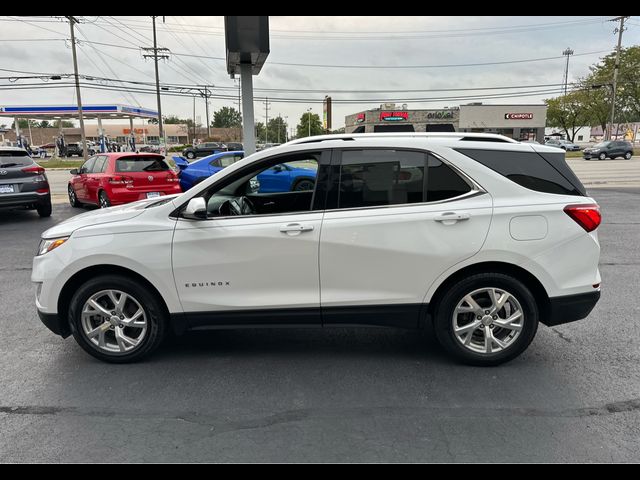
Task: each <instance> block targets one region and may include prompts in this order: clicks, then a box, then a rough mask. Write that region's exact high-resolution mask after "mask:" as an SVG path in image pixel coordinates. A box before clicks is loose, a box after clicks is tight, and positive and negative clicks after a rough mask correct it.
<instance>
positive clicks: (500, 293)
mask: <svg viewBox="0 0 640 480" xmlns="http://www.w3.org/2000/svg"><path fill="white" fill-rule="evenodd" d="M538 315H539V314H538V307H537V305H536V301H535V298H534V297H533V295H532V293H531V292H530V290H529V289H528V288H527V287H526V286H525V285H524V284H523V283H522V282H520V281H519V280H517V279H516V278H514V277H511V276H509V275H505V274H502V273H481V274H476V275H472V276H470V277H468V278H466V279H464V280H462V281H460V282H458V283H456V284H455V285H454V286H453V287H452V288H451V289H450V290H449V291H448V292H447V293H445V295H444V296H443V297H442V299H441V300H440V301H439V303H438V305H436V309H435V316H434V324H435V331H436V335H437V337H438V340H439V342H440V344H441V345H442V346H443V347H444V349H445V350H447V352H449V353H450V354H451V355H453V356H454V357H455V358H456V359H458V360H459V361H461V362H463V363H466V364H469V365H477V366H493V365H499V364H501V363H504V362H507V361H509V360H512V359H514V358H515V357H517V356H518V355H520V354H521V353H522V352H524V351H525V350H526V349H527V347H528V346H529V344H530V343H531V341H532V340H533V337H534V336H535V334H536V331H537V330H538Z"/></svg>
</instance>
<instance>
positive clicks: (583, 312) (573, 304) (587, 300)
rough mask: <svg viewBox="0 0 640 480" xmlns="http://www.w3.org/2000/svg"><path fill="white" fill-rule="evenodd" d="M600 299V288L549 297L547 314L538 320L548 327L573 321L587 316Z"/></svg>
mask: <svg viewBox="0 0 640 480" xmlns="http://www.w3.org/2000/svg"><path fill="white" fill-rule="evenodd" d="M599 299H600V290H595V291H593V292H588V293H579V294H577V295H565V296H562V297H553V298H550V299H549V304H550V308H549V316H548V317H547V318H543V319H541V320H540V321H541V322H542V323H544V324H545V325H546V326H548V327H553V326H556V325H562V324H563V323H569V322H575V321H576V320H582V319H583V318H585V317H587V315H589V314H590V313H591V310H593V307H595V306H596V303H598V300H599Z"/></svg>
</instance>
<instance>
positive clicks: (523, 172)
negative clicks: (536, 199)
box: [456, 148, 586, 196]
mask: <svg viewBox="0 0 640 480" xmlns="http://www.w3.org/2000/svg"><path fill="white" fill-rule="evenodd" d="M456 151H457V152H460V153H462V154H463V155H466V156H467V157H470V158H472V159H474V160H475V161H477V162H479V163H481V164H483V165H485V166H486V167H489V168H490V169H491V170H493V171H495V172H498V173H499V174H500V175H502V176H504V177H506V178H508V179H509V180H511V181H512V182H515V183H517V184H518V185H522V186H523V187H525V188H528V189H530V190H535V191H537V192H544V193H556V194H560V195H580V196H584V195H586V190H585V188H584V185H582V183H581V182H580V180H578V177H576V176H575V174H574V173H573V172H572V171H571V169H570V168H569V166H568V165H567V163H566V162H565V160H564V154H562V153H560V154H555V153H544V154H541V153H537V152H533V151H531V152H521V151H518V152H516V151H506V150H476V149H467V148H458V149H456Z"/></svg>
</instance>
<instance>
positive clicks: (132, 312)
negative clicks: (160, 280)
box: [69, 275, 167, 363]
mask: <svg viewBox="0 0 640 480" xmlns="http://www.w3.org/2000/svg"><path fill="white" fill-rule="evenodd" d="M166 320H167V319H166V314H165V313H164V309H163V308H162V305H161V304H160V302H159V301H158V299H157V298H156V296H155V295H153V294H152V293H151V292H149V291H148V290H147V289H145V288H144V287H143V286H141V285H140V284H139V282H135V281H133V280H132V279H130V278H127V277H124V276H120V275H104V276H100V277H96V278H93V279H91V280H89V281H87V282H86V283H85V284H84V285H82V286H81V287H80V288H79V289H78V291H77V292H76V293H75V295H74V296H73V298H72V299H71V304H70V307H69V321H70V324H71V330H72V332H73V336H74V338H75V339H76V341H77V342H78V344H79V345H80V346H81V347H82V348H83V349H84V350H85V351H87V352H88V353H89V354H91V355H93V356H94V357H96V358H98V359H100V360H103V361H106V362H111V363H128V362H134V361H137V360H140V359H142V358H144V357H146V356H147V355H149V354H150V353H151V352H152V351H153V350H155V349H156V348H157V347H158V346H159V345H160V343H161V342H162V339H163V338H164V336H165V332H166Z"/></svg>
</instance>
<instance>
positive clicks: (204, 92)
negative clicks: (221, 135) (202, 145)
mask: <svg viewBox="0 0 640 480" xmlns="http://www.w3.org/2000/svg"><path fill="white" fill-rule="evenodd" d="M202 87H203V88H202V90H200V95H202V96H203V97H204V108H205V112H206V117H207V138H210V137H211V124H210V122H209V93H211V92H210V91H209V87H207V86H206V85H203V86H202Z"/></svg>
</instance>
